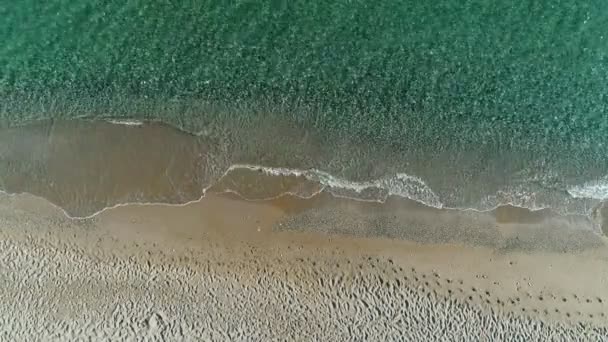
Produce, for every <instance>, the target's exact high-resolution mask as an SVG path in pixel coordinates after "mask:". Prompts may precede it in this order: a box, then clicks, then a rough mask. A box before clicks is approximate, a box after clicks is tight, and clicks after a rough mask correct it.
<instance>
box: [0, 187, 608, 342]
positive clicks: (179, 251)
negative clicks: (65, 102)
mask: <svg viewBox="0 0 608 342" xmlns="http://www.w3.org/2000/svg"><path fill="white" fill-rule="evenodd" d="M324 201H325V200H324V199H323V198H316V199H313V200H308V201H307V200H302V199H294V198H289V197H283V198H280V199H277V200H273V201H258V202H255V201H245V200H242V199H239V198H238V197H236V196H234V195H228V194H208V195H207V196H206V197H205V198H203V199H202V200H201V201H200V202H195V203H191V204H188V205H184V206H168V205H126V206H121V207H117V208H113V209H109V210H106V211H104V212H102V213H100V214H99V215H97V216H95V217H93V218H91V219H86V220H72V219H68V218H67V217H66V216H65V215H64V213H63V212H62V211H61V210H60V209H59V208H57V207H55V206H53V205H51V204H50V203H49V202H47V201H46V200H43V199H41V198H37V197H34V196H31V195H13V196H9V195H2V196H1V198H0V217H1V220H2V221H1V222H0V223H1V227H2V228H1V229H0V241H1V244H2V248H1V249H0V250H1V253H0V269H1V272H0V274H2V283H3V284H4V286H2V287H1V289H0V297H2V298H3V302H4V305H3V308H4V309H3V311H2V312H1V313H0V326H1V328H0V337H2V339H3V340H28V341H34V340H65V339H68V340H77V339H88V338H92V339H107V340H129V339H130V340H139V339H145V338H148V339H152V340H155V339H162V338H164V339H169V340H173V339H180V340H302V341H313V340H408V339H417V340H429V339H434V340H445V339H450V340H497V339H498V340H564V339H568V340H570V339H572V340H574V339H578V340H600V339H601V338H603V337H605V336H606V334H607V333H608V330H607V329H608V328H607V327H608V324H606V322H608V320H607V318H606V314H607V313H608V293H607V292H606V288H608V286H607V285H608V262H607V261H608V250H607V249H606V247H605V241H604V238H602V237H599V236H597V235H595V238H596V239H595V243H591V242H589V241H591V240H589V239H588V238H585V237H584V236H585V234H578V235H576V234H570V235H569V236H562V237H560V234H554V236H555V238H554V240H553V241H550V243H547V244H544V246H543V245H542V244H541V245H538V244H537V248H535V249H533V248H531V247H530V246H532V245H533V242H534V241H536V242H538V241H541V240H539V239H544V235H543V234H542V233H540V234H532V233H530V229H531V228H530V227H527V226H526V224H525V223H500V222H499V221H501V220H502V221H505V220H506V222H510V221H509V220H508V219H507V218H505V217H502V219H501V220H496V213H486V214H484V215H481V216H480V215H477V216H475V217H473V218H469V220H477V221H478V222H479V224H481V225H484V224H485V223H486V222H484V220H488V222H489V221H490V220H492V219H493V220H494V221H495V222H494V227H495V232H494V233H492V234H491V236H492V237H488V238H487V241H486V242H484V241H481V242H480V243H476V242H475V241H471V240H467V238H466V236H465V237H464V238H462V239H461V240H459V241H458V240H457V239H452V240H453V241H452V242H446V241H443V242H442V241H439V240H441V239H439V240H437V239H436V240H437V241H432V240H433V238H432V235H429V236H423V238H421V239H418V240H424V242H420V241H418V242H416V241H414V240H415V239H411V237H414V236H416V231H415V230H414V231H412V232H410V236H409V237H410V239H405V238H395V237H394V236H391V233H390V232H388V233H387V232H385V233H384V234H375V235H376V236H374V234H371V233H370V232H364V231H362V232H361V234H349V235H345V234H341V233H340V232H339V231H334V232H332V231H327V230H326V229H325V228H324V227H323V226H322V225H320V224H319V222H318V221H315V220H314V217H315V214H314V213H315V212H317V211H319V210H320V209H318V208H321V209H324V210H327V209H331V210H333V211H334V213H333V214H334V215H337V216H340V215H342V214H341V213H340V212H339V210H338V209H340V210H346V211H348V210H351V211H354V212H359V213H362V214H361V215H363V214H365V212H366V210H367V209H365V208H364V207H365V206H369V205H370V204H366V203H361V202H355V201H348V200H344V201H336V200H334V201H333V203H334V205H333V206H332V205H328V203H325V202H324ZM389 206H390V203H389ZM371 209H372V210H376V209H374V208H371ZM393 210H394V212H395V216H396V217H397V219H399V217H403V218H404V219H405V220H407V219H409V220H410V221H411V220H415V221H417V222H419V224H420V223H424V222H426V221H428V220H429V219H432V221H433V222H435V223H437V226H441V225H442V224H443V223H445V222H446V221H445V220H448V219H449V220H451V221H452V222H457V221H459V220H460V222H461V223H465V224H466V223H467V221H466V218H464V217H459V218H458V217H456V218H455V217H453V216H452V217H447V216H446V217H442V216H441V215H437V213H425V209H420V208H418V209H416V208H415V206H410V207H408V208H405V209H399V208H393ZM426 210H428V209H426ZM305 214H307V215H308V216H306V215H305ZM503 214H505V213H503ZM425 215H426V216H428V217H426V218H425ZM505 215H506V214H505ZM317 216H318V217H323V215H322V214H317ZM514 217H515V218H518V219H519V220H521V215H519V216H517V215H515V216H514ZM345 219H346V218H345ZM349 219H350V220H351V221H352V225H351V227H353V228H356V221H354V220H356V219H357V217H356V216H353V215H350V218H349ZM544 220H545V221H546V220H547V219H544ZM545 221H543V222H545ZM306 222H308V223H309V225H310V224H312V225H314V226H315V227H317V228H318V229H316V230H311V229H310V227H308V226H307V225H306ZM345 222H348V221H345ZM370 222H372V223H373V221H370V220H367V221H365V222H362V223H361V224H364V225H365V226H366V227H373V224H372V225H370ZM404 222H405V223H407V221H404ZM497 222H498V223H497ZM535 225H536V226H537V227H538V223H535ZM422 226H424V225H422ZM328 227H336V226H335V225H332V224H331V222H329V224H328ZM537 230H538V228H537ZM354 231H356V230H354ZM556 231H557V232H559V230H556ZM436 232H440V231H439V230H438V231H436ZM406 235H407V234H406ZM513 236H520V239H521V241H522V244H521V245H519V246H516V245H512V244H509V243H507V242H508V241H510V240H509V239H510V238H511V237H513ZM574 236H583V238H578V240H577V239H575V238H574ZM492 239H493V241H494V242H493V243H488V242H489V241H492ZM535 239H536V240H535ZM560 239H564V241H566V240H567V239H569V240H570V242H571V244H570V245H571V246H578V248H575V249H570V250H561V251H560V250H559V246H561V245H562V244H563V241H562V240H560ZM573 241H574V242H576V243H572V242H573ZM577 241H578V242H577ZM598 241H599V242H598ZM552 247H555V248H552Z"/></svg>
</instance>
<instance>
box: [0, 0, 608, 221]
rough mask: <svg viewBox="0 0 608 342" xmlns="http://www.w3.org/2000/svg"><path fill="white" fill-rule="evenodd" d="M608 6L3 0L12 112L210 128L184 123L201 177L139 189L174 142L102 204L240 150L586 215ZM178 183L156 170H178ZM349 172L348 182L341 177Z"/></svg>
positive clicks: (6, 100)
mask: <svg viewBox="0 0 608 342" xmlns="http://www.w3.org/2000/svg"><path fill="white" fill-rule="evenodd" d="M606 6H607V5H606V3H604V2H601V1H594V2H587V3H581V2H578V1H562V2H560V3H559V4H551V6H548V5H547V6H545V5H539V4H538V3H536V2H534V1H523V2H520V3H518V4H515V5H514V4H512V3H511V2H508V1H499V2H498V3H494V4H493V5H492V6H488V5H487V4H485V3H482V2H479V1H473V0H471V1H464V2H462V1H451V0H443V1H439V2H433V3H432V4H426V3H424V4H423V3H420V2H413V1H410V2H394V1H389V2H382V3H377V4H370V3H369V2H362V1H359V2H352V1H338V2H332V3H331V4H329V3H327V4H326V3H323V4H321V3H318V4H310V3H308V2H302V1H292V2H289V3H287V4H282V5H281V6H277V5H275V4H272V3H270V2H266V1H262V2H256V3H247V4H220V3H215V2H209V1H195V2H187V3H183V4H167V3H163V2H156V1H152V2H150V1H133V2H129V3H128V4H125V3H123V2H115V1H110V2H106V3H104V4H99V3H97V2H95V1H93V0H81V1H78V2H76V3H73V2H70V3H69V4H68V3H67V2H65V1H60V0H56V1H49V2H46V3H45V4H43V5H40V4H37V3H36V4H34V3H33V2H32V1H25V2H23V1H22V2H19V3H11V4H5V5H2V6H1V7H0V11H1V12H2V16H3V18H4V20H3V21H2V23H0V38H2V41H4V42H5V44H4V47H3V48H2V49H0V65H2V68H1V69H0V96H1V99H2V101H1V105H0V117H1V120H0V125H1V126H3V127H14V126H18V125H23V124H26V123H28V122H31V121H32V120H38V119H53V120H57V119H64V120H71V119H74V118H83V117H86V118H94V119H100V118H102V119H113V120H136V121H137V120H144V121H145V120H152V121H161V122H164V123H168V124H170V125H172V126H174V127H178V128H180V129H182V130H184V131H185V132H191V133H193V134H194V135H197V137H196V138H192V137H190V138H183V139H185V140H189V141H190V140H192V141H195V142H192V143H190V142H188V143H186V144H192V146H195V145H197V144H198V142H196V141H199V140H202V141H203V143H202V145H204V147H201V148H202V149H203V150H205V153H206V155H207V156H210V157H209V158H211V159H212V160H208V161H203V162H202V163H203V164H205V163H206V164H205V165H204V166H203V168H204V170H203V171H195V170H188V171H186V170H181V171H179V170H177V171H175V172H178V173H180V172H181V176H184V175H186V174H195V173H196V174H199V172H200V173H202V175H201V176H200V177H202V178H201V179H203V180H200V181H199V180H192V181H191V186H188V185H183V186H184V188H179V189H177V190H176V192H175V193H174V194H172V195H169V194H166V193H164V192H163V195H159V194H158V193H146V192H140V191H142V190H141V189H142V188H143V187H145V186H144V185H143V183H144V182H152V183H153V182H154V181H152V180H146V179H149V177H156V178H162V177H161V176H160V174H155V172H160V173H162V172H164V170H163V166H162V165H166V164H167V163H169V162H170V161H169V159H168V156H161V157H158V158H159V159H158V161H157V163H158V164H155V165H149V167H150V168H151V169H150V170H145V169H143V168H142V169H140V170H139V172H142V177H141V179H139V180H138V182H140V183H137V182H135V183H136V184H134V185H133V186H132V187H130V186H123V187H122V189H123V190H121V191H122V193H121V191H118V190H116V191H117V193H116V195H115V196H114V197H115V199H114V200H107V199H105V198H97V199H87V200H83V201H91V203H93V202H95V203H96V204H95V205H94V207H95V208H98V207H103V206H105V205H107V204H110V203H113V202H115V201H131V200H137V201H163V200H164V201H167V202H180V201H184V200H188V199H192V198H196V197H198V196H199V195H200V191H201V188H204V187H205V186H207V185H208V183H206V181H207V180H208V179H217V177H219V175H221V174H222V173H223V172H225V171H226V170H227V169H228V168H229V167H231V166H233V165H236V164H246V165H258V166H264V167H272V168H273V169H266V172H271V173H272V172H277V170H279V169H278V168H281V170H283V171H281V172H283V173H285V172H291V173H299V172H302V171H304V170H305V172H306V173H307V176H308V177H309V178H312V179H313V182H320V183H323V186H325V187H329V188H330V189H327V190H330V191H332V193H334V194H335V195H339V196H348V197H357V196H359V197H365V199H372V200H377V199H378V198H380V199H381V198H384V197H386V196H387V195H389V194H390V195H398V196H404V197H409V198H413V199H415V200H419V201H421V202H424V203H426V204H428V205H431V206H435V207H449V208H460V209H466V208H473V209H477V210H490V209H493V208H495V207H497V206H500V205H504V204H513V205H516V206H521V207H525V208H529V209H534V210H536V209H541V208H550V209H551V210H553V211H556V212H558V213H561V214H579V215H588V216H591V215H593V213H594V210H595V209H596V208H597V207H598V205H599V203H600V200H602V199H605V198H606V197H607V193H606V184H607V179H606V177H608V158H607V157H606V156H607V155H608V140H607V138H606V137H608V134H607V133H608V115H607V113H606V103H607V102H606V99H605V96H604V95H603V94H606V93H607V90H608V88H607V87H608V79H607V78H608V73H607V72H606V71H607V70H606V63H605V58H606V57H605V56H606V52H607V45H606V44H605V39H606V38H605V37H604V35H603V33H602V32H603V31H604V30H603V28H604V27H605V25H606V22H607V20H608V14H606V13H608V11H607V8H606ZM41 125H43V126H44V125H46V124H44V123H42V124H41ZM59 125H60V126H63V125H67V124H66V123H64V122H62V123H60V124H59ZM73 125H77V126H79V125H81V124H79V123H75V124H73ZM74 129H75V130H76V131H79V130H80V128H74ZM104 129H105V128H104ZM27 130H28V129H26V131H27ZM116 130H118V129H116ZM167 130H168V131H170V129H167ZM84 131H86V129H84ZM132 132H135V131H130V130H124V134H132ZM6 134H9V135H10V134H24V136H28V137H30V138H29V139H30V140H29V143H30V144H32V145H35V144H40V145H41V147H40V148H41V149H44V147H42V146H44V144H45V142H44V141H42V140H36V139H43V137H44V136H45V133H43V132H33V131H32V132H30V133H6V132H3V133H2V135H3V136H2V137H0V138H3V139H6V137H4V135H6ZM64 134H66V136H67V135H69V134H71V133H67V132H65V133H64ZM74 134H76V135H78V134H81V133H74ZM86 134H88V133H86ZM120 134H123V133H117V132H116V133H111V135H112V140H114V141H113V142H107V141H103V140H102V138H101V137H98V139H99V140H97V141H95V144H96V145H99V144H101V145H103V144H110V145H111V144H112V143H115V145H114V146H108V149H112V148H114V149H120V147H119V145H120V144H118V142H119V141H121V139H127V140H129V139H128V138H122V137H120ZM146 134H148V133H146ZM167 134H169V135H171V134H177V133H175V132H174V133H167ZM161 135H163V136H164V135H165V133H162V134H161ZM186 136H188V134H184V137H186ZM70 139H71V138H70ZM75 139H81V138H75ZM92 139H94V137H92ZM133 139H134V140H137V139H140V138H133ZM141 139H144V138H141ZM146 139H147V138H146ZM150 139H152V138H150ZM167 139H169V140H168V142H167V144H168V145H167V146H157V145H155V144H160V143H159V142H154V141H150V142H149V143H150V148H151V149H157V148H160V150H159V151H171V150H172V149H179V148H180V147H179V146H182V145H180V144H181V143H180V142H175V144H176V146H173V145H172V144H174V143H173V142H171V141H170V140H171V139H173V138H167ZM175 139H176V140H180V139H182V138H177V137H176V138H175ZM144 140H145V139H144ZM129 143H130V142H129ZM20 144H21V143H20ZM135 144H137V143H135ZM142 144H144V145H145V144H148V142H147V141H146V142H143V141H142ZM189 146H190V145H189ZM123 147H124V149H126V150H130V149H131V147H129V146H125V145H123ZM25 148H26V150H27V148H28V147H25ZM188 148H190V147H188ZM192 148H194V149H196V148H199V147H192ZM83 149H85V150H86V149H87V147H83ZM88 149H89V150H87V152H86V153H92V150H94V148H93V147H88ZM102 149H103V148H101V147H99V150H102ZM207 149H209V150H208V151H207ZM134 150H137V148H135V147H133V151H134ZM31 152H34V151H31ZM78 152H79V151H78V150H76V149H75V150H74V151H73V153H78ZM83 152H84V150H83ZM38 153H42V152H38ZM62 153H63V152H62ZM66 153H67V152H66ZM70 153H72V152H70ZM125 153H126V152H125ZM137 153H139V154H140V155H142V157H141V159H148V158H152V157H144V156H143V154H145V153H152V152H144V151H139V150H138V152H137ZM163 153H167V154H172V152H163ZM188 153H189V152H186V153H184V154H183V155H182V154H178V155H180V158H184V159H189V158H190V159H191V160H190V161H184V162H183V164H184V165H187V164H190V165H194V164H196V163H198V159H197V157H188V156H187V155H188ZM30 157H31V158H34V156H33V155H32V156H27V158H30ZM2 158H3V163H5V165H6V163H7V161H6V160H7V159H6V158H7V157H5V156H2ZM120 158H123V157H120ZM124 158H127V157H124ZM133 158H135V157H131V158H130V160H131V161H132V160H133ZM137 158H140V157H137ZM68 162H74V163H79V162H81V163H85V161H82V160H80V161H79V159H78V158H76V157H73V159H65V160H64V161H63V164H64V165H63V166H55V168H56V169H57V170H61V168H62V167H65V168H66V169H69V164H68ZM95 162H97V161H91V163H95ZM107 162H111V161H110V160H108V161H107ZM125 163H127V162H126V161H125ZM119 164H120V163H119ZM127 164H128V163H127ZM127 164H125V165H127ZM11 167H17V166H14V165H12V166H9V167H8V168H9V169H10V168H11ZM31 167H33V168H34V169H35V168H36V167H42V166H34V165H32V166H31ZM98 167H101V165H99V166H98ZM17 169H18V168H17ZM136 169H137V167H136V166H134V167H133V170H130V171H129V172H135V171H134V170H136ZM151 170H154V171H151ZM285 170H289V171H285ZM313 170H315V171H313ZM39 171H40V170H39ZM284 171H285V172H284ZM31 172H34V173H35V172H37V171H35V170H34V171H31ZM61 172H62V174H65V175H70V173H69V172H68V173H64V171H61ZM74 172H75V171H74ZM121 172H122V171H121ZM125 172H126V171H125ZM3 177H4V178H6V177H8V176H3ZM169 178H171V179H173V178H174V176H173V175H171V176H170V177H169ZM178 178H179V177H178ZM74 181H75V182H81V183H82V180H80V181H78V180H74ZM7 182H8V181H7ZM130 182H131V181H130ZM161 182H163V181H161ZM164 182H165V183H167V184H165V185H156V186H159V187H163V186H165V187H166V188H170V187H171V186H172V185H169V184H168V181H167V178H164ZM177 182H178V183H179V180H177ZM186 182H188V181H186ZM336 182H337V183H340V184H342V185H344V184H347V185H348V186H338V187H336V186H330V184H336ZM108 184H109V183H108ZM119 184H122V183H119ZM195 185H196V186H195ZM11 186H13V187H14V188H15V186H14V184H13V185H11V184H8V183H7V184H6V189H8V190H10V187H11ZM32 186H34V187H35V185H32ZM65 186H66V187H67V188H69V187H70V186H71V185H69V184H66V185H65ZM113 187H114V188H115V189H118V188H119V187H118V186H113ZM192 187H196V189H193V188H192ZM17 188H18V187H17ZM15 189H16V188H15ZM49 191H50V190H49ZM62 191H63V190H62ZM65 191H68V190H65ZM70 191H71V190H70ZM54 196H56V197H57V196H60V195H58V194H56V195H54ZM61 196H63V195H61ZM84 197H86V196H84ZM84 197H83V198H84ZM102 197H103V196H102ZM57 201H58V200H57V199H56V200H55V202H57ZM66 201H67V200H66ZM72 206H73V208H76V207H79V206H80V207H84V206H86V205H85V204H80V205H78V204H72ZM70 210H72V209H70ZM91 210H93V209H87V210H85V211H87V212H90V211H91Z"/></svg>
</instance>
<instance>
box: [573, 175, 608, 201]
mask: <svg viewBox="0 0 608 342" xmlns="http://www.w3.org/2000/svg"><path fill="white" fill-rule="evenodd" d="M568 194H570V196H572V197H574V198H589V199H596V200H600V201H605V200H608V179H604V180H598V181H592V182H587V183H584V184H582V185H577V186H573V187H572V188H570V189H568Z"/></svg>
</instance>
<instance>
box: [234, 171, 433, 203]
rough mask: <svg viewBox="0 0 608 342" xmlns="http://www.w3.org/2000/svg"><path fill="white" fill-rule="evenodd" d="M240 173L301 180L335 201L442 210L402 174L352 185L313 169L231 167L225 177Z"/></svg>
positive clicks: (422, 188)
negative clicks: (405, 203) (395, 202)
mask: <svg viewBox="0 0 608 342" xmlns="http://www.w3.org/2000/svg"><path fill="white" fill-rule="evenodd" d="M241 169H247V170H251V171H257V172H263V173H264V174H266V175H270V176H282V177H290V176H291V177H303V178H305V179H306V180H308V181H312V182H317V183H319V184H320V185H321V190H320V191H323V190H326V191H328V192H329V193H331V194H332V195H334V196H336V197H344V198H351V199H355V200H361V201H372V202H384V201H386V199H387V198H388V197H389V196H399V197H403V198H407V199H410V200H414V201H417V202H420V203H422V204H424V205H427V206H430V207H435V208H442V207H443V204H442V203H441V201H440V200H439V197H438V196H437V195H436V194H435V193H434V192H433V191H432V190H431V188H430V187H429V186H428V185H427V184H426V183H425V182H424V181H423V180H422V179H420V178H418V177H416V176H412V175H408V174H405V173H398V174H396V175H393V176H389V177H385V178H381V179H377V180H371V181H363V182H355V181H350V180H346V179H342V178H339V177H336V176H333V175H331V174H329V173H327V172H324V171H321V170H316V169H309V170H299V169H290V168H281V167H267V166H259V165H249V164H236V165H232V166H231V167H230V168H229V169H228V171H227V172H226V174H228V173H230V172H231V171H235V170H241ZM294 195H296V196H300V197H307V198H308V197H311V195H312V194H309V193H306V194H298V193H295V194H294Z"/></svg>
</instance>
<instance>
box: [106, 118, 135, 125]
mask: <svg viewBox="0 0 608 342" xmlns="http://www.w3.org/2000/svg"><path fill="white" fill-rule="evenodd" d="M107 122H109V123H111V124H113V125H123V126H143V125H144V123H143V122H142V121H138V120H113V119H110V120H107Z"/></svg>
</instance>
